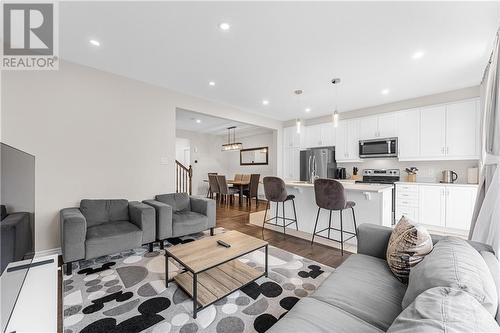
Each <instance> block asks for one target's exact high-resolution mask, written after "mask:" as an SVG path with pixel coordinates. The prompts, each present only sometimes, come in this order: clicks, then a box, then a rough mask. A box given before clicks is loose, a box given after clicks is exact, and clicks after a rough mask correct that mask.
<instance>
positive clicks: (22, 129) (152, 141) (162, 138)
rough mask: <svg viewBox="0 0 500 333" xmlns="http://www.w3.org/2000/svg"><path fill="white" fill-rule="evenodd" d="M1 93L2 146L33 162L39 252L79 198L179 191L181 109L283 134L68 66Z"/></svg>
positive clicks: (274, 124) (16, 80)
mask: <svg viewBox="0 0 500 333" xmlns="http://www.w3.org/2000/svg"><path fill="white" fill-rule="evenodd" d="M1 91H2V100H1V105H2V110H1V119H2V123H1V134H2V141H3V142H5V143H7V144H9V145H12V146H14V147H16V148H19V149H21V150H24V151H26V152H29V153H31V154H33V155H35V157H36V210H35V214H36V222H35V223H36V230H37V232H36V250H37V251H41V250H47V249H52V248H56V247H59V215H58V214H59V210H60V209H61V208H64V207H71V206H76V205H78V203H79V201H80V200H81V199H82V198H127V199H130V200H142V199H145V198H151V197H153V195H155V194H158V193H164V192H171V191H173V190H174V159H175V110H176V107H181V108H185V109H189V110H197V111H198V112H202V113H207V114H212V115H214V116H219V117H225V118H229V119H235V118H236V119H237V120H239V121H244V122H247V123H249V124H253V125H258V126H264V125H265V126H267V127H270V128H281V122H278V121H275V120H271V119H268V118H266V117H262V116H257V115H253V114H250V113H246V112H243V111H241V110H238V109H236V108H234V107H230V106H226V105H220V104H217V103H213V102H209V101H206V100H203V99H199V98H195V97H192V96H187V95H183V94H180V93H176V92H173V91H170V90H167V89H164V88H159V87H155V86H152V85H148V84H145V83H142V82H139V81H135V80H131V79H127V78H124V77H121V76H117V75H113V74H110V73H106V72H102V71H98V70H95V69H91V68H88V67H84V66H79V65H75V64H71V63H67V62H61V63H60V66H59V70H58V71H24V72H23V71H8V72H3V73H2V82H1ZM280 133H281V130H280ZM162 160H163V161H164V162H165V164H162V163H161V161H162Z"/></svg>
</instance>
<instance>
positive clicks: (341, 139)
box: [335, 120, 349, 162]
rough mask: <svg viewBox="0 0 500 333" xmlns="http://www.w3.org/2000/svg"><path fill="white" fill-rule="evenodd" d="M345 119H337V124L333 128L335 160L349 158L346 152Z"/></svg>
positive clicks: (340, 160) (339, 160)
mask: <svg viewBox="0 0 500 333" xmlns="http://www.w3.org/2000/svg"><path fill="white" fill-rule="evenodd" d="M346 140H347V120H341V121H339V125H338V126H337V128H336V130H335V160H336V161H337V162H342V161H346V160H348V159H349V156H348V154H347V149H346V148H347V143H346Z"/></svg>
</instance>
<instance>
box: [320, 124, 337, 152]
mask: <svg viewBox="0 0 500 333" xmlns="http://www.w3.org/2000/svg"><path fill="white" fill-rule="evenodd" d="M321 145H322V146H324V147H327V146H335V127H333V123H324V124H321Z"/></svg>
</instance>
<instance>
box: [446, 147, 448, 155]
mask: <svg viewBox="0 0 500 333" xmlns="http://www.w3.org/2000/svg"><path fill="white" fill-rule="evenodd" d="M446 155H448V147H446Z"/></svg>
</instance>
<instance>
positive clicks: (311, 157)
mask: <svg viewBox="0 0 500 333" xmlns="http://www.w3.org/2000/svg"><path fill="white" fill-rule="evenodd" d="M336 169H337V163H336V162H335V147H323V148H311V149H307V150H302V151H301V152H300V180H301V181H311V177H314V176H316V178H318V177H319V178H335V171H336Z"/></svg>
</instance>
